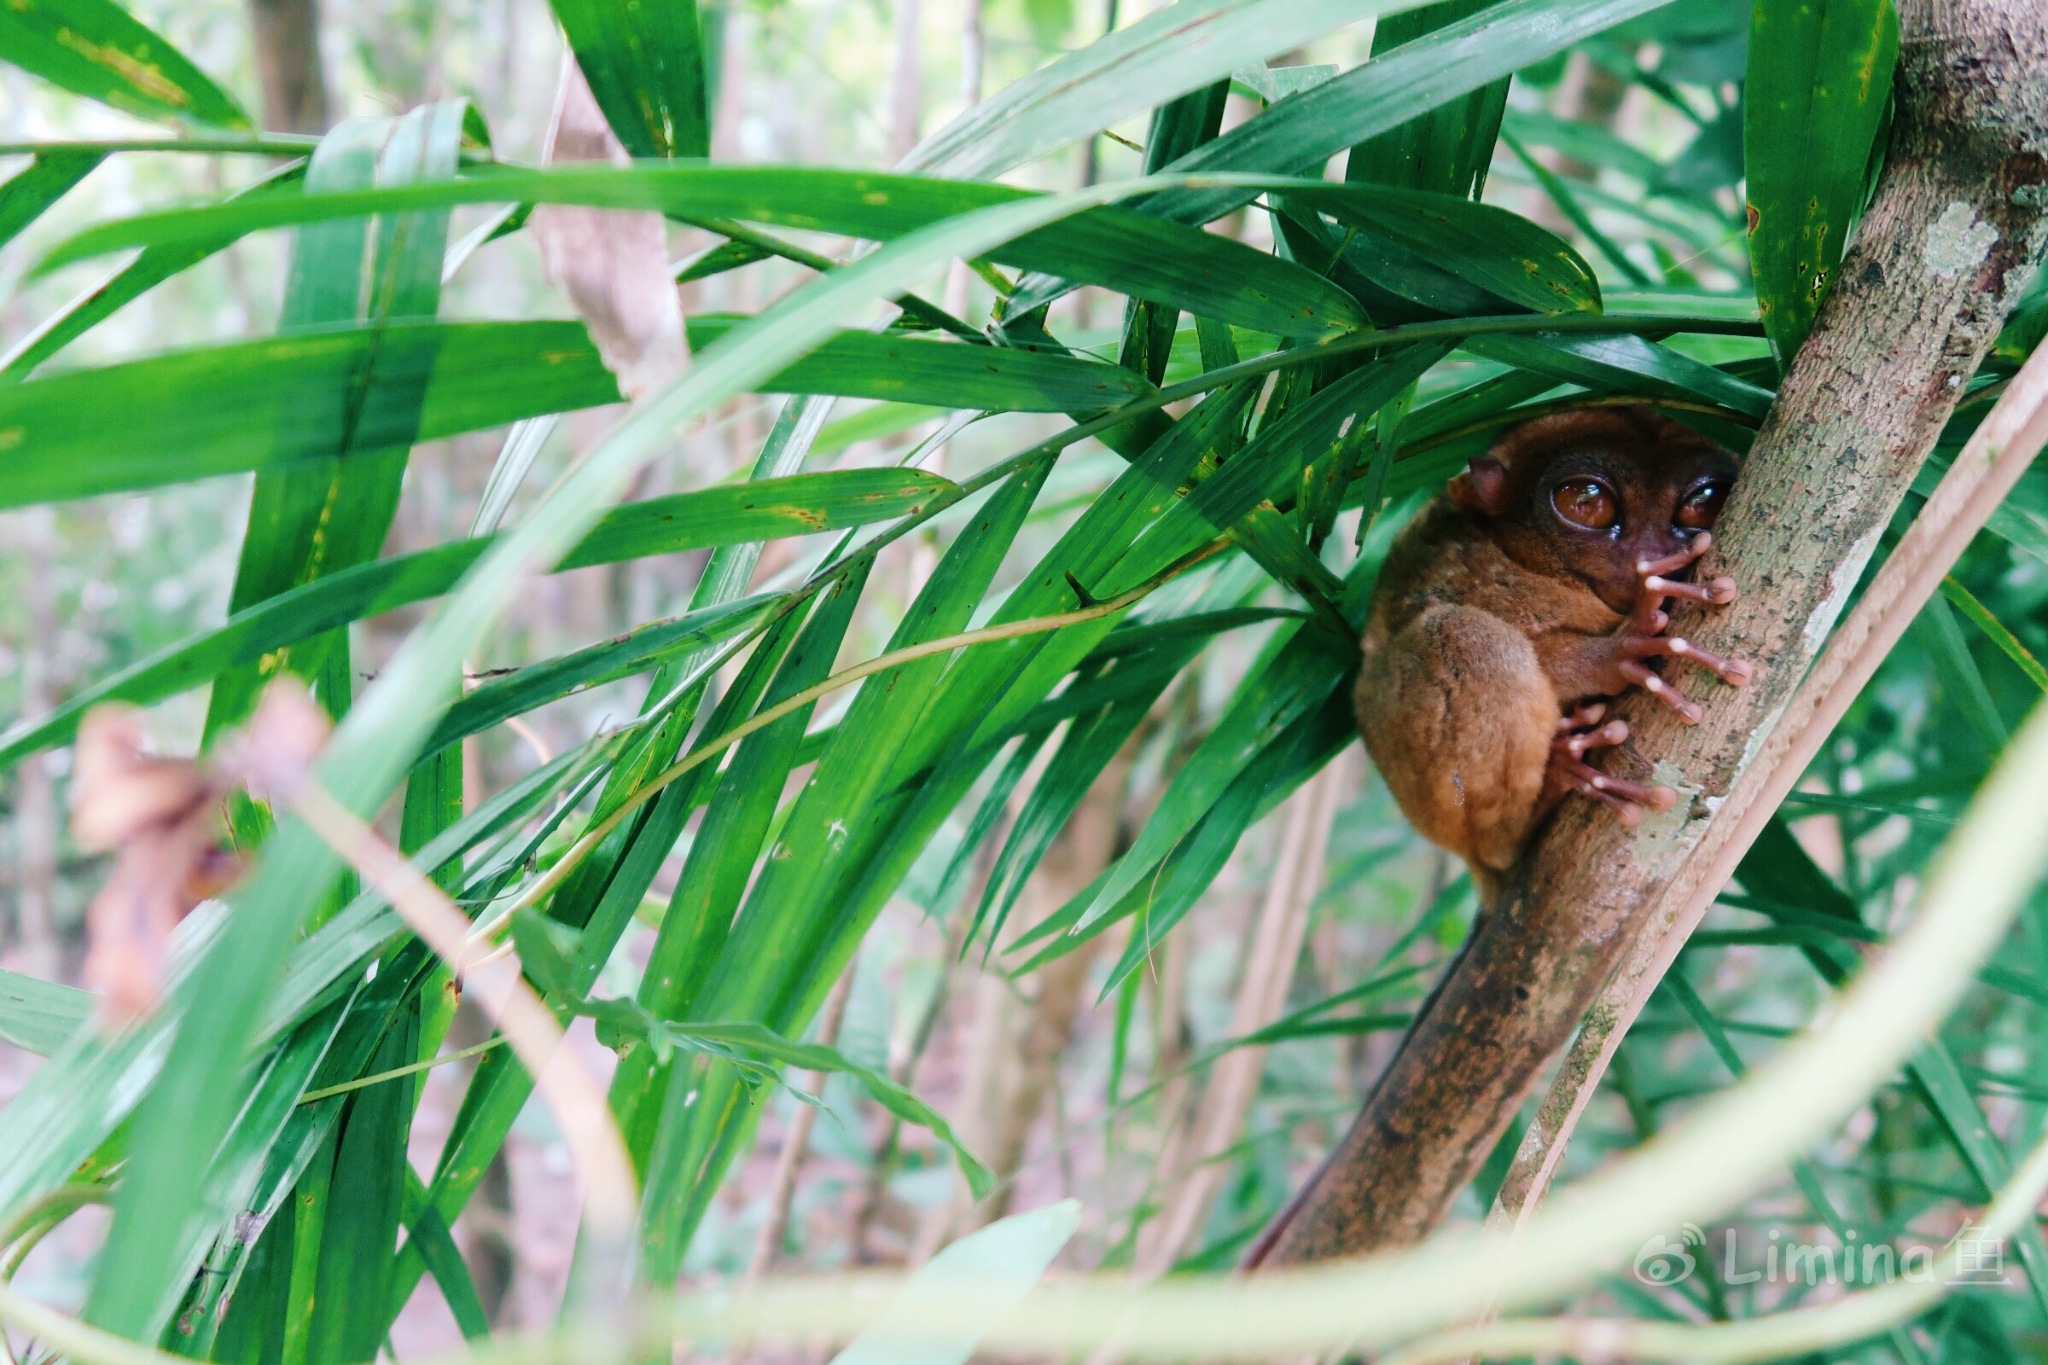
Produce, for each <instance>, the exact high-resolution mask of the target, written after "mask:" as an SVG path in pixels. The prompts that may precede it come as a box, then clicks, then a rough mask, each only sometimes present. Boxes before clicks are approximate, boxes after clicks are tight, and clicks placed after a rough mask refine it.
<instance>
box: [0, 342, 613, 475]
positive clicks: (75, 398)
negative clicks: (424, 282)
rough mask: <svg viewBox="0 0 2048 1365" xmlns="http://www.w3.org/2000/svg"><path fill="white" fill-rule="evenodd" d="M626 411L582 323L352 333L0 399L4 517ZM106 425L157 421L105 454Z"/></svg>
mask: <svg viewBox="0 0 2048 1365" xmlns="http://www.w3.org/2000/svg"><path fill="white" fill-rule="evenodd" d="M422 385H424V389H425V392H424V394H421V393H420V388H421V386H422ZM352 400H355V401H352ZM618 400H619V391H618V385H617V384H616V383H615V382H614V381H613V379H612V377H611V375H610V373H609V372H608V371H606V369H605V368H604V365H603V362H602V361H600V360H599V359H598V355H597V348H596V347H594V346H592V345H591V344H590V338H589V336H588V334H586V333H585V332H584V330H583V326H582V324H581V323H575V322H456V323H436V322H412V323H392V324H388V325H386V326H384V327H382V328H377V327H360V326H342V327H332V328H323V329H316V330H311V331H306V332H300V333H296V334H293V335H290V336H280V337H266V338H264V339H262V340H259V341H238V342H230V343H228V344H226V345H222V346H204V347H197V348H195V349H192V350H188V351H175V352H172V353H171V354H169V355H163V356H155V357H152V358H150V359H147V360H131V361H126V362H123V363H122V364H119V365H107V366H103V367H101V368H98V369H91V370H76V371H72V372H71V373H68V374H60V375H53V376H52V377H50V378H48V379H31V380H28V381H26V382H25V383H21V384H15V385H12V386H8V387H5V388H0V451H4V452H5V455H6V458H5V460H4V461H0V507H23V506H27V505H29V504H32V503H37V502H53V501H58V500H61V499H66V498H84V497H94V496H97V495H99V494H102V493H118V492H127V491H131V490H134V489H139V488H155V487H159V486H161V485H163V484H168V483H182V482H185V481H188V480H192V479H203V478H212V477H216V476H218V475H221V474H234V473H240V472H242V471H244V470H250V469H262V468H266V467H274V468H275V467H286V466H290V465H294V464H302V463H306V462H311V461H319V460H323V459H332V458H334V456H335V454H336V452H337V451H339V450H341V449H343V448H357V449H360V448H364V447H366V446H373V445H374V444H378V443H392V442H398V441H401V440H403V441H410V440H412V439H415V438H417V439H419V440H423V441H424V440H433V439H435V438H437V437H441V436H452V435H455V434H456V433H458V432H463V431H476V430H479V429H481V428H484V427H494V426H500V425H502V424H504V423H507V422H513V421H517V420H519V419H520V418H522V417H532V416H536V415H539V414H541V413H548V412H565V411H568V410H570V409H573V408H586V407H594V406H597V405H599V404H604V403H615V402H617V401H618ZM107 412H147V413H149V414H150V427H151V431H152V432H153V433H154V439H152V440H150V441H146V442H142V441H137V442H121V443H117V444H112V445H110V444H109V443H108V442H107V440H106V427H105V423H104V422H103V421H102V420H101V415H102V414H104V413H107ZM351 412H353V415H354V420H355V426H354V427H353V429H351V428H350V426H349V425H348V423H349V419H350V415H351ZM415 413H417V416H416V417H415Z"/></svg>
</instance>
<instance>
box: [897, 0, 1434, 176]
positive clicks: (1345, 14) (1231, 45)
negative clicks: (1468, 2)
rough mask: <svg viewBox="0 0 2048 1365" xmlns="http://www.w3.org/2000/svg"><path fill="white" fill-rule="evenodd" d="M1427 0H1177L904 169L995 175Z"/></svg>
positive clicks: (1074, 58) (993, 106) (958, 122)
mask: <svg viewBox="0 0 2048 1365" xmlns="http://www.w3.org/2000/svg"><path fill="white" fill-rule="evenodd" d="M1419 3H1423V0H1179V3H1178V4H1172V5H1167V6H1163V7H1161V8H1159V9H1156V10H1154V11H1153V12H1152V13H1150V14H1148V15H1146V16H1145V17H1144V18H1143V19H1140V20H1139V21H1138V22H1136V23H1134V24H1132V25H1130V26H1129V27H1127V28H1118V29H1114V30H1113V31H1112V32H1111V33H1109V34H1108V35H1107V36H1105V37H1103V38H1101V39H1099V40H1097V41H1096V42H1093V43H1091V44H1089V45H1088V46H1087V47H1085V48H1083V49H1082V50H1081V51H1079V52H1073V53H1069V54H1067V55H1066V56H1064V57H1062V58H1060V59H1059V60H1058V61H1056V62H1053V63H1051V64H1050V65H1047V66H1044V67H1041V68H1040V69H1039V70H1037V71H1035V72H1033V73H1032V74H1031V75H1029V76H1026V77H1025V78H1024V79H1023V80H1021V81H1016V82H1014V83H1012V84H1011V85H1009V86H1008V87H1006V88H1005V89H1004V90H1003V92H1002V93H1001V94H999V95H997V96H995V97H994V98H993V99H988V100H984V101H983V102H982V103H981V104H979V105H977V106H975V107H974V108H972V109H969V110H967V111H966V112H965V113H963V114H961V115H960V116H959V117H958V118H956V119H954V120H953V122H951V123H949V124H947V125H946V126H945V127H944V128H942V129H940V130H939V131H938V132H936V133H934V134H933V135H932V136H931V137H929V138H926V139H925V140H924V141H923V142H922V143H920V144H919V145H918V147H917V148H916V150H914V151H912V152H911V154H910V155H909V156H908V157H907V158H905V160H904V162H903V168H904V169H905V170H914V171H923V172H926V173H928V174H931V175H946V176H959V177H962V178H973V177H991V178H992V177H994V176H998V175H1001V174H1002V173H1003V172H1004V171H1007V170H1011V169H1014V168H1015V167H1017V166H1020V165H1022V164H1023V163H1025V162H1026V161H1029V160H1031V159H1033V158H1034V157H1039V156H1043V155H1044V154H1045V153H1047V152H1050V151H1054V150H1056V149H1058V148H1060V147H1063V146H1065V145H1066V144H1067V143H1070V142H1072V141H1074V140H1075V139H1077V138H1081V137H1085V136H1087V135H1088V134H1089V133H1093V132H1095V131H1096V130H1098V129H1101V128H1106V127H1108V126H1109V125H1111V124H1113V123H1117V122H1119V121H1121V120H1123V119H1126V118H1129V117H1130V116H1132V115H1134V114H1137V113H1139V112H1141V111H1143V110H1145V109H1147V108H1150V107H1152V106H1154V105H1163V104H1165V103H1167V102H1168V101H1170V100H1172V99H1174V98H1175V97H1176V96H1180V95H1185V94H1187V93H1188V92H1189V91H1191V90H1198V89H1200V88H1201V87H1203V86H1205V85H1211V84H1214V83H1215V82H1216V81H1219V80H1222V79H1224V78H1225V77H1227V76H1229V75H1230V74H1231V72H1233V71H1235V70H1237V69H1238V68H1239V67H1241V66H1244V65H1245V64H1246V63H1248V62H1255V61H1263V60H1264V59H1265V58H1268V57H1272V56H1276V55H1278V54H1279V53H1282V52H1286V51H1288V50H1289V49H1291V48H1295V47H1298V46H1300V45H1301V44H1303V43H1305V42H1307V41H1308V40H1309V39H1311V38H1315V37H1318V36H1320V35H1322V34H1324V33H1327V32H1329V31H1330V30H1331V29H1334V28H1339V27H1341V26H1343V25H1345V24H1350V23H1356V22H1357V21H1359V20H1361V19H1368V18H1373V17H1375V16H1377V15H1381V14H1391V13H1394V12H1396V11H1399V10H1403V9H1410V8H1413V7H1414V6H1415V5H1416V4H1419Z"/></svg>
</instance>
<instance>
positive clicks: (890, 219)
mask: <svg viewBox="0 0 2048 1365" xmlns="http://www.w3.org/2000/svg"><path fill="white" fill-rule="evenodd" d="M1609 2H1610V3H1619V2H1620V0H1609ZM1631 2H1632V3H1641V0H1631ZM1244 184H1245V186H1246V189H1245V193H1246V196H1247V197H1250V196H1251V195H1253V194H1256V193H1257V192H1258V190H1259V189H1260V188H1266V187H1271V188H1288V187H1289V182H1287V181H1286V180H1284V179H1276V178H1272V177H1254V178H1253V179H1251V180H1247V181H1245V182H1244ZM1113 197H1123V196H1114V195H1108V194H1106V195H1104V196H1103V198H1104V199H1110V198H1113ZM1040 198H1042V196H1036V195H1033V194H1031V193H1030V192H1029V191H1025V190H1018V189H1013V188H1011V187H1009V186H1005V185H996V184H989V183H985V182H979V181H960V180H928V179H922V178H919V177H914V176H901V175H883V174H877V173H872V172H863V171H834V170H816V169H809V168H803V169H792V168H786V167H738V166H704V165H693V166H684V165H677V166H636V167H590V168H575V169H557V170H548V171H508V170H500V169H490V170H488V171H487V172H486V171H483V170H481V169H480V170H479V171H478V172H477V173H476V174H472V175H468V176H465V177H462V178H458V179H456V180H453V181H448V182H443V183H437V184H432V185H410V186H403V187H395V188H388V189H376V190H356V191H338V192H335V193H323V194H314V195H300V196H296V197H290V198H265V199H263V200H260V201H237V202H235V203H231V204H220V205H215V206H212V207H208V208H200V209H178V210H170V211H167V212H163V213H153V214H141V215H137V216H136V217H133V218H126V219H121V220H118V221H116V222H113V223H108V224H104V225H102V226H100V227H96V228H91V229H88V230H87V231H85V232H82V233H80V234H79V235H78V236H76V237H74V238H72V239H71V240H70V241H69V242H67V243H65V244H63V245H62V246H60V247H58V248H57V250H55V251H54V252H52V253H51V254H50V255H49V256H48V257H46V258H45V259H44V261H43V263H42V266H41V267H40V268H43V269H48V268H51V267H54V266H56V265H61V264H66V263H69V262H71V261H75V260H82V259H86V258H88V257H91V256H96V255H99V254H102V253H104V252H107V251H114V250H118V249H120V248H122V247H130V246H150V245H170V244H174V243H179V242H189V241H194V240H200V241H216V240H219V239H220V238H222V237H231V236H240V235H242V234H245V233H249V232H254V231H256V230H258V229H261V228H272V227H288V226H292V225H294V224H303V223H312V222H329V221H334V220H339V219H345V218H348V217H351V216H355V217H360V216H362V215H364V214H370V213H396V212H401V211H415V212H423V211H426V210H429V209H443V208H449V207H452V206H455V205H458V204H492V203H556V204H583V205H587V206H589V207H592V208H625V209H654V210H658V211H661V212H666V213H669V214H672V215H674V216H676V217H679V218H682V219H683V220H685V221H691V222H697V221H704V220H715V219H721V218H736V219H740V220H742V221H745V222H760V223H768V224H771V225H776V226H781V227H791V228H802V229H807V230H812V231H819V232H836V233H845V234H847V235H849V236H855V237H866V238H869V239H872V240H878V241H889V240H894V239H897V238H899V237H901V236H903V235H904V234H906V233H910V232H915V231H917V230H919V229H921V228H925V227H928V226H930V225H932V224H935V223H937V222H939V221H941V220H943V219H945V218H947V217H949V216H951V215H957V214H963V213H968V212H972V211H974V210H976V209H986V208H991V207H994V206H997V205H1001V204H1017V203H1028V202H1031V201H1033V200H1035V199H1040ZM986 254H987V258H988V259H990V260H993V261H996V262H998V263H1000V264H1003V265H1010V266H1016V267H1018V268H1020V269H1024V270H1031V271H1039V272H1044V273H1048V274H1053V275H1058V276H1061V277H1063V278H1066V279H1071V280H1075V281H1078V282H1080V283H1085V284H1099V285H1102V286H1103V287H1105V288H1109V289H1114V290H1117V291H1118V292H1120V293H1127V294H1132V295H1135V296H1137V297H1141V298H1148V299H1152V300H1154V301H1156V302H1160V303H1170V304H1172V305H1174V306H1175V307H1178V308H1182V309H1185V310H1186V311H1188V312H1191V313H1199V314H1205V315H1208V316H1212V317H1216V318H1220V319H1222V320H1224V321H1227V322H1231V323H1234V324H1236V325H1238V326H1241V327H1247V328H1250V329H1252V330H1255V331H1263V332H1270V333H1273V334H1276V335H1281V336H1321V335H1328V334H1329V333H1331V332H1336V331H1346V330H1351V329H1353V328H1356V327H1359V326H1362V325H1363V323H1364V315H1363V314H1362V313H1361V312H1360V311H1359V309H1358V305H1357V303H1356V302H1355V301H1354V300H1353V299H1351V298H1350V296H1349V295H1347V294H1345V293H1344V292H1343V291H1342V290H1340V289H1338V288H1337V287H1336V286H1334V285H1332V284H1330V283H1329V282H1328V281H1326V280H1324V279H1322V278H1321V277H1320V276H1318V275H1316V274H1315V273H1314V272H1312V271H1308V270H1304V269H1302V268H1301V267H1300V266H1298V265H1294V264H1292V263H1291V262H1287V261H1283V260H1280V259H1278V258H1276V257H1274V256H1272V255H1271V254H1269V253H1267V252H1263V251H1257V250H1254V249H1252V248H1251V247H1248V246H1246V245H1244V244H1243V243H1242V242H1238V241H1235V240H1232V239H1231V238H1228V237H1222V236H1218V235H1217V234H1215V233H1206V232H1196V231H1193V230H1191V229H1189V228H1187V227H1186V226H1184V225H1181V224H1177V223H1170V222H1164V221H1162V220H1161V219H1160V218H1159V217H1158V216H1156V215H1153V214H1150V213H1138V212H1135V211H1132V210H1129V209H1121V208H1109V207H1103V208H1097V209H1094V210H1092V211H1090V212H1087V213H1082V214H1076V215H1073V216H1071V217H1070V218H1067V219H1065V220H1061V219H1059V218H1049V222H1048V226H1047V227H1045V228H1042V229H1039V230H1036V231H1032V232H1027V233H1022V234H1020V235H1018V236H1017V237H1016V238H1015V239H1013V240H1010V241H1007V242H999V243H996V244H995V245H993V246H992V247H990V248H989V250H988V252H987V253H986Z"/></svg>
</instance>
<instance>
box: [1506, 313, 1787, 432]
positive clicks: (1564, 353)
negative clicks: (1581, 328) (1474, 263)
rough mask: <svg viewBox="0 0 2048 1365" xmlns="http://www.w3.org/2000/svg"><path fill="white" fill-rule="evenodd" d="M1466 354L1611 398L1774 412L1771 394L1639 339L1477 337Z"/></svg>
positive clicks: (1542, 335) (1753, 412) (1759, 414)
mask: <svg viewBox="0 0 2048 1365" xmlns="http://www.w3.org/2000/svg"><path fill="white" fill-rule="evenodd" d="M1465 349H1466V350H1468V351H1470V352H1472V353H1473V354H1474V355H1483V356H1486V357H1488V358H1489V359H1493V360H1498V361H1501V362H1502V363H1503V364H1508V365H1516V366H1520V367H1521V368H1523V369H1526V370H1530V371H1533V372H1534V373H1536V374H1542V375H1549V376H1550V377H1551V378H1553V379H1558V380H1562V381H1563V382H1565V383H1568V384H1583V385H1585V386H1586V387H1587V388H1590V389H1595V390H1602V391H1606V392H1610V393H1651V394H1663V395H1669V396H1672V397H1678V398H1692V399H1700V400H1704V401H1705V402H1709V403H1717V404H1719V405H1720V406H1722V407H1726V408H1732V409H1734V410H1735V411H1737V412H1740V413H1746V414H1747V415H1749V416H1751V417H1755V418H1759V419H1761V418H1762V417H1763V415H1764V414H1765V413H1767V412H1769V411H1770V408H1771V401H1772V394H1771V391H1770V390H1769V389H1764V388H1759V387H1757V386H1756V385H1754V384H1751V383H1748V382H1746V381H1744V380H1741V379H1737V378H1735V377H1734V376H1733V375H1731V374H1728V373H1726V372H1725V371H1722V370H1717V369H1715V368H1714V367H1713V366H1712V365H1706V364H1702V363H1701V362H1699V361H1697V360H1694V359H1693V358H1692V357H1691V356H1688V355H1684V354H1682V353H1680V352H1678V351H1674V350H1672V349H1671V348H1670V347H1669V346H1664V345H1660V344H1658V343H1657V342H1654V341H1646V340H1644V339H1643V338H1642V337H1639V336H1627V335H1623V336H1604V337H1589V336H1564V335H1560V334H1558V333H1555V332H1550V333H1545V332H1532V333H1529V334H1527V335H1523V336H1486V337H1478V336H1475V337H1471V338H1468V339H1467V340H1466V342H1465Z"/></svg>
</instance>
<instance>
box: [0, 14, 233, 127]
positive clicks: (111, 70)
mask: <svg viewBox="0 0 2048 1365" xmlns="http://www.w3.org/2000/svg"><path fill="white" fill-rule="evenodd" d="M0 54H5V59H6V60H7V61H10V62H12V63H14V64H15V65H16V66H19V67H21V68H23V69H24V70H26V71H30V72H33V73H34V74H36V75H38V76H41V77H42V78H43V79H44V80H46V81H49V82H50V83H51V84H53V85H57V86H60V87H62V88H63V89H66V90H69V91H71V92H72V93H73V94H75V95H84V96H86V97H87V98H89V99H96V100H99V101H100V102H101V103H103V104H111V105H112V106H114V108H116V109H120V110H122V111H124V112H126V113H130V114H135V115H138V116H139V117H142V118H145V119H170V120H173V121H175V122H178V123H184V124H195V125H199V126H202V127H215V128H253V127H254V126H255V125H254V124H253V123H252V122H251V121H250V119H249V116H248V114H246V113H244V112H243V111H242V106H241V105H239V104H237V103H235V101H234V98H233V97H232V96H230V95H229V94H228V93H227V92H226V91H225V90H222V89H221V88H220V87H219V86H217V85H215V84H214V83H213V82H212V81H210V80H208V79H207V78H206V75H205V73H204V72H202V71H200V69H199V68H198V67H196V66H194V65H192V63H191V61H190V60H189V59H188V58H187V57H186V56H185V54H184V53H182V52H180V51H178V49H176V48H175V47H172V46H171V45H170V44H169V43H167V42H165V41H164V40H163V38H162V37H161V36H160V35H158V34H157V33H155V32H154V31H152V30H151V29H150V28H149V27H148V26H146V25H145V24H143V23H142V22H141V21H139V20H138V19H136V18H135V17H134V16H133V15H131V14H129V13H128V11H127V10H124V9H122V8H121V7H120V6H119V5H117V4H115V3H114V0H9V3H8V4H7V5H5V6H0Z"/></svg>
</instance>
